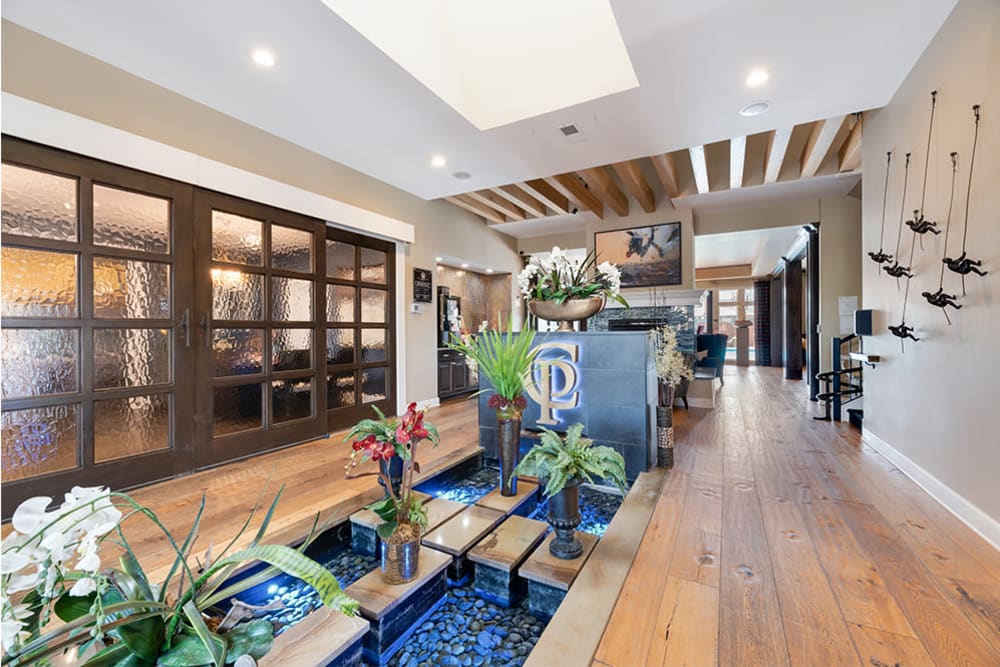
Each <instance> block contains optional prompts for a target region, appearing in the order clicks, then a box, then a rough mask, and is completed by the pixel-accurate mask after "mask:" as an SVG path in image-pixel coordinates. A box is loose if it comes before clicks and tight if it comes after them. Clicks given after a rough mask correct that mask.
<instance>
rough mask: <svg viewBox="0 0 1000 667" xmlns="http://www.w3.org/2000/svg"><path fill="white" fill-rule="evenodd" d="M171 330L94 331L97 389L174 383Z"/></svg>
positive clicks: (95, 382)
mask: <svg viewBox="0 0 1000 667" xmlns="http://www.w3.org/2000/svg"><path fill="white" fill-rule="evenodd" d="M170 333H171V330H170V329H94V388H95V389H108V388H111V387H145V386H147V385H151V384H166V383H168V382H170Z"/></svg>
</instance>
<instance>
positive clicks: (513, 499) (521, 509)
mask: <svg viewBox="0 0 1000 667" xmlns="http://www.w3.org/2000/svg"><path fill="white" fill-rule="evenodd" d="M476 504H477V505H479V506H480V507H488V508H490V509H492V510H498V511H500V512H503V513H504V514H506V515H507V516H511V515H513V514H517V515H520V516H525V515H527V514H530V513H531V512H532V511H533V510H534V509H535V507H536V506H537V505H538V485H537V484H535V483H533V482H528V481H526V480H524V479H519V480H517V493H516V494H514V495H513V496H504V495H501V494H500V488H499V487H497V488H495V489H493V490H492V491H490V492H489V493H488V494H486V495H485V496H483V497H482V498H480V499H479V500H477V501H476Z"/></svg>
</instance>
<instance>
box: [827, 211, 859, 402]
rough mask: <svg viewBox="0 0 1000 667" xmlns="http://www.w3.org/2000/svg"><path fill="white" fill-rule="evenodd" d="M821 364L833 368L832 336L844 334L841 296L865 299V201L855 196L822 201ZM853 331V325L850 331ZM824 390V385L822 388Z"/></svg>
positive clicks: (828, 368)
mask: <svg viewBox="0 0 1000 667" xmlns="http://www.w3.org/2000/svg"><path fill="white" fill-rule="evenodd" d="M819 220H820V225H819V365H820V371H821V372H822V371H828V370H830V369H831V368H832V364H833V360H832V359H831V339H832V338H833V337H834V336H840V335H841V331H840V297H842V296H854V297H857V298H858V307H859V308H862V307H864V306H863V305H862V300H861V201H860V200H858V199H854V198H853V197H840V198H837V199H824V200H822V201H821V202H820V216H819ZM851 331H853V322H852V326H851V329H850V330H849V331H847V332H846V333H850V332H851ZM820 389H821V390H822V387H821V388H820Z"/></svg>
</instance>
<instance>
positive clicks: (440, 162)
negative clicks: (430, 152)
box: [431, 155, 448, 169]
mask: <svg viewBox="0 0 1000 667" xmlns="http://www.w3.org/2000/svg"><path fill="white" fill-rule="evenodd" d="M446 164H448V160H446V159H445V157H444V156H443V155H435V156H434V157H432V158H431V166H432V167H434V168H435V169H441V168H443V167H444V166H445V165H446Z"/></svg>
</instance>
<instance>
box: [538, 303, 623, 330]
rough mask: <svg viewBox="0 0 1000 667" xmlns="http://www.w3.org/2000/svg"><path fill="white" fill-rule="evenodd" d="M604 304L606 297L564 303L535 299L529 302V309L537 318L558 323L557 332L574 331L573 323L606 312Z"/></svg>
mask: <svg viewBox="0 0 1000 667" xmlns="http://www.w3.org/2000/svg"><path fill="white" fill-rule="evenodd" d="M604 304H605V297H604V296H592V297H589V298H587V299H568V300H566V301H563V302H562V303H557V302H555V301H540V300H538V299H535V300H533V301H529V302H528V307H529V308H530V309H531V312H532V313H533V314H534V315H535V316H536V317H539V318H541V319H543V320H548V321H549V322H558V323H559V328H558V329H557V331H573V322H577V321H580V320H586V319H589V318H591V317H593V316H594V315H596V314H597V313H599V312H601V311H602V310H604Z"/></svg>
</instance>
